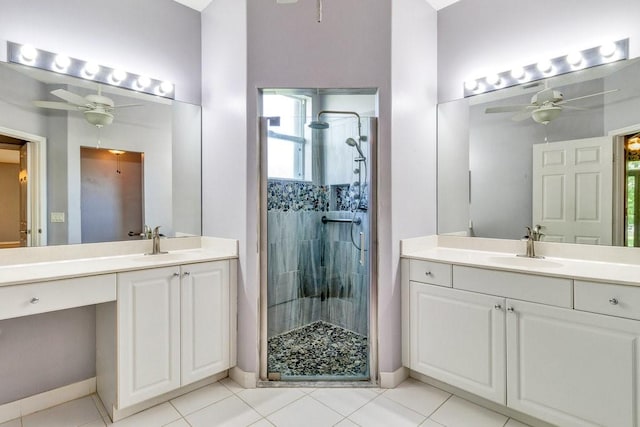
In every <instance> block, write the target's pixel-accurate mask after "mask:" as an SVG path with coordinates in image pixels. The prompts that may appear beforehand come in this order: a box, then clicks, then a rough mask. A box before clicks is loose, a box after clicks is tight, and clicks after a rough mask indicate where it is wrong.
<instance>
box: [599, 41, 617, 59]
mask: <svg viewBox="0 0 640 427" xmlns="http://www.w3.org/2000/svg"><path fill="white" fill-rule="evenodd" d="M617 49H618V48H617V46H616V44H615V43H613V42H608V43H604V44H603V45H602V46H600V55H602V56H604V57H605V58H610V57H611V56H613V54H614V53H616V50H617Z"/></svg>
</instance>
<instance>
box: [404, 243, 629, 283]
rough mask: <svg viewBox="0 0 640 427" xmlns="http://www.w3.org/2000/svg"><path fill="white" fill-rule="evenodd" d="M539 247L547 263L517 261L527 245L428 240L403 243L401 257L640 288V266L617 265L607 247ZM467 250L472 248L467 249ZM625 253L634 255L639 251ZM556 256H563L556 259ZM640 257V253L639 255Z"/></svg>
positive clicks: (528, 260) (521, 259)
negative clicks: (597, 256)
mask: <svg viewBox="0 0 640 427" xmlns="http://www.w3.org/2000/svg"><path fill="white" fill-rule="evenodd" d="M452 239H453V240H452ZM465 239H466V240H465ZM470 239H472V240H470ZM536 245H539V249H540V251H539V253H540V255H544V258H543V259H531V258H523V257H517V256H516V254H519V253H522V252H523V249H524V243H523V242H520V241H496V240H495V239H478V238H463V237H448V236H428V237H425V238H417V239H406V240H403V241H402V250H401V256H402V257H405V258H412V259H421V260H429V261H436V262H445V263H450V264H455V265H464V266H471V267H482V268H489V269H493V270H504V271H513V272H519V273H528V274H539V275H544V276H552V277H565V278H572V279H578V280H589V281H597V282H607V283H618V284H624V285H631V286H640V264H637V263H622V262H615V260H614V257H613V256H611V254H608V253H607V251H609V249H608V248H607V247H601V246H591V247H590V248H584V247H577V246H583V245H567V244H558V243H556V244H549V243H547V244H543V243H540V242H537V243H536ZM554 245H555V246H554ZM452 246H453V247H452ZM465 246H467V247H472V248H469V249H467V248H465ZM537 249H538V248H536V250H537ZM572 249H575V250H576V253H577V254H578V255H583V253H584V251H585V250H586V251H589V250H590V251H594V252H596V253H597V252H600V253H601V254H602V258H603V259H606V261H598V260H594V259H592V258H594V256H589V257H588V258H591V259H579V258H572V257H569V256H567V255H571V252H572ZM620 249H621V248H611V249H610V250H611V251H619V250H620ZM622 249H626V250H629V251H634V249H635V248H622ZM554 254H562V255H563V256H553V255H554ZM638 254H640V252H638V253H637V254H636V255H638ZM585 258H587V257H586V256H585ZM638 262H640V257H638Z"/></svg>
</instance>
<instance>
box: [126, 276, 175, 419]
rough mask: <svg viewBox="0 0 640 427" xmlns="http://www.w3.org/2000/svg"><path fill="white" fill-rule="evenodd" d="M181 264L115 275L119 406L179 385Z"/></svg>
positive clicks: (148, 397) (153, 395) (141, 399)
mask: <svg viewBox="0 0 640 427" xmlns="http://www.w3.org/2000/svg"><path fill="white" fill-rule="evenodd" d="M179 272H180V269H179V267H166V268H154V269H149V270H140V271H132V272H126V273H120V274H118V302H117V312H118V326H117V327H118V334H117V335H118V338H117V341H118V352H117V353H118V373H117V376H118V383H119V384H120V386H119V392H118V407H119V408H124V407H127V406H130V405H132V404H134V403H138V402H142V401H144V400H147V399H150V398H152V397H155V396H157V395H159V394H162V393H165V392H168V391H171V390H173V389H175V388H178V387H179V386H180V274H179Z"/></svg>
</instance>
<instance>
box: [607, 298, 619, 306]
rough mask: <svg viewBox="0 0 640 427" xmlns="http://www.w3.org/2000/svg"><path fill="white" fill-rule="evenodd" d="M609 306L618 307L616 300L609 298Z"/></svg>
mask: <svg viewBox="0 0 640 427" xmlns="http://www.w3.org/2000/svg"><path fill="white" fill-rule="evenodd" d="M609 304H611V305H618V298H611V299H610V300H609Z"/></svg>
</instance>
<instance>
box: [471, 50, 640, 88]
mask: <svg viewBox="0 0 640 427" xmlns="http://www.w3.org/2000/svg"><path fill="white" fill-rule="evenodd" d="M628 56H629V39H628V38H626V39H622V40H618V41H615V42H607V43H604V44H602V45H600V46H595V47H592V48H589V49H585V50H581V51H575V52H571V53H569V54H567V55H562V56H558V57H555V58H551V59H543V60H540V61H539V62H537V63H534V64H529V65H525V66H523V67H516V68H514V69H513V70H507V71H503V72H501V73H494V74H490V75H488V76H486V77H480V78H477V79H471V80H467V81H465V82H464V96H465V98H466V97H469V96H474V95H479V94H481V93H486V92H492V91H494V90H498V89H504V88H507V87H511V86H516V85H519V84H522V83H526V82H533V81H536V80H542V79H546V78H548V77H553V76H558V75H560V74H567V73H571V72H573V71H577V70H583V69H585V68H591V67H596V66H598V65H603V64H608V63H611V62H616V61H620V60H623V59H627V58H628Z"/></svg>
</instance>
